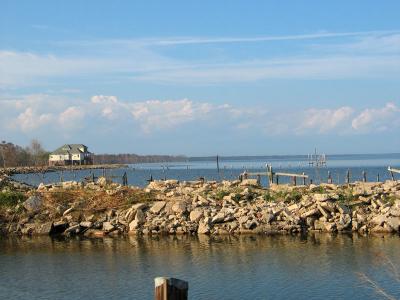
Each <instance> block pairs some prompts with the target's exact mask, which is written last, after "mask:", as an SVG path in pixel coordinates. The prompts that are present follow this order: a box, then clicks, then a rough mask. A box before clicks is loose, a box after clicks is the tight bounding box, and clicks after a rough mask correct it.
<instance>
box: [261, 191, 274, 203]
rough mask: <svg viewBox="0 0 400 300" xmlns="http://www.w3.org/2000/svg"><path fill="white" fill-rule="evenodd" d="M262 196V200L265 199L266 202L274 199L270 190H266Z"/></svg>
mask: <svg viewBox="0 0 400 300" xmlns="http://www.w3.org/2000/svg"><path fill="white" fill-rule="evenodd" d="M263 198H264V200H265V201H266V202H271V201H274V197H273V196H272V195H271V193H270V192H266V193H265V194H264V195H263Z"/></svg>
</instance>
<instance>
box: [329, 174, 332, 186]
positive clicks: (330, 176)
mask: <svg viewBox="0 0 400 300" xmlns="http://www.w3.org/2000/svg"><path fill="white" fill-rule="evenodd" d="M328 183H329V184H331V183H332V175H331V171H328Z"/></svg>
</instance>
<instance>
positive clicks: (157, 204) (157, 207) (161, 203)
mask: <svg viewBox="0 0 400 300" xmlns="http://www.w3.org/2000/svg"><path fill="white" fill-rule="evenodd" d="M164 207H165V201H157V202H155V203H154V204H153V206H152V207H151V208H150V211H151V212H152V213H153V214H156V215H158V214H159V213H160V212H161V210H162V209H163V208H164Z"/></svg>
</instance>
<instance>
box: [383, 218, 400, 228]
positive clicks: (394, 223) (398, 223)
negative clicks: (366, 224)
mask: <svg viewBox="0 0 400 300" xmlns="http://www.w3.org/2000/svg"><path fill="white" fill-rule="evenodd" d="M386 224H388V225H389V226H390V228H392V229H393V230H394V231H399V227H400V218H398V217H390V218H388V219H387V220H386Z"/></svg>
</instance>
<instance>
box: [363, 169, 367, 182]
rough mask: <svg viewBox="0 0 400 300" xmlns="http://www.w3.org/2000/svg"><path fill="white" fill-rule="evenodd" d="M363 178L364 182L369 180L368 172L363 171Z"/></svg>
mask: <svg viewBox="0 0 400 300" xmlns="http://www.w3.org/2000/svg"><path fill="white" fill-rule="evenodd" d="M362 180H363V182H367V172H365V171H362Z"/></svg>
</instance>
